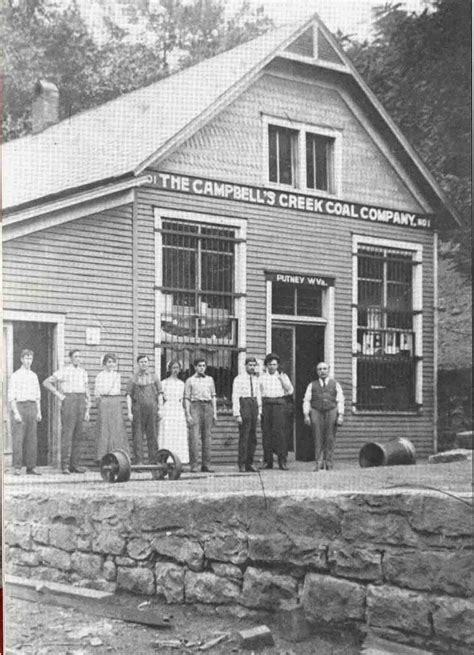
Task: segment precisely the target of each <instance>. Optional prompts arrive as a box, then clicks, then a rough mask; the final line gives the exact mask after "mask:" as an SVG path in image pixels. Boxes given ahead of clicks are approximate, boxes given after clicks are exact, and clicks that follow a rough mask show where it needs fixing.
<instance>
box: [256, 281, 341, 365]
mask: <svg viewBox="0 0 474 655" xmlns="http://www.w3.org/2000/svg"><path fill="white" fill-rule="evenodd" d="M334 308H335V287H334V286H333V285H331V286H328V287H326V288H325V289H324V293H323V305H322V316H321V317H318V316H293V315H288V316H286V315H284V314H272V280H268V279H267V280H266V343H265V346H266V352H267V353H269V352H271V350H272V327H273V325H281V326H284V325H285V324H287V325H296V324H300V325H301V324H306V325H308V324H309V325H320V326H323V327H324V328H325V330H324V359H325V360H326V363H327V364H328V365H329V367H330V370H331V376H332V377H335V375H336V372H335V366H334Z"/></svg>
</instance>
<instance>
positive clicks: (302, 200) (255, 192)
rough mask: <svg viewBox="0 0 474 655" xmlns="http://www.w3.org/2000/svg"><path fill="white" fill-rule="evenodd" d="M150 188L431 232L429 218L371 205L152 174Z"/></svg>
mask: <svg viewBox="0 0 474 655" xmlns="http://www.w3.org/2000/svg"><path fill="white" fill-rule="evenodd" d="M149 179H150V184H151V185H152V186H153V187H156V188H158V189H162V190H164V191H178V192H181V193H190V194H192V195H195V196H205V197H209V198H220V199H223V200H236V201H238V202H247V203H250V204H253V205H264V206H266V207H281V208H283V209H294V210H297V211H304V212H309V213H312V214H328V215H329V216H344V217H347V218H356V219H359V220H362V221H369V222H373V223H385V224H386V225H401V226H404V227H415V228H432V227H434V225H433V218H434V217H433V216H426V215H421V214H416V213H414V212H406V211H398V210H395V209H387V208H383V207H374V206H372V205H361V204H358V203H355V202H346V201H345V200H336V199H334V198H330V199H329V198H320V197H318V196H313V195H311V196H309V195H305V194H302V193H294V192H290V191H279V190H274V189H265V188H264V187H254V186H248V185H245V184H233V183H231V182H222V181H219V180H207V179H204V178H201V177H192V176H190V175H177V174H175V173H162V172H153V173H151V174H150V175H149Z"/></svg>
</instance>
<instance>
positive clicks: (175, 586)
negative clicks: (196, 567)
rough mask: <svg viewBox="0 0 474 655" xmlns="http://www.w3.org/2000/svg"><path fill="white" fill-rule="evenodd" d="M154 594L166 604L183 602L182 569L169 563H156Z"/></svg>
mask: <svg viewBox="0 0 474 655" xmlns="http://www.w3.org/2000/svg"><path fill="white" fill-rule="evenodd" d="M155 578H156V594H157V595H158V596H164V598H165V600H166V602H167V603H183V602H184V568H183V567H182V566H179V565H178V564H172V563H171V562H158V563H157V565H156V566H155Z"/></svg>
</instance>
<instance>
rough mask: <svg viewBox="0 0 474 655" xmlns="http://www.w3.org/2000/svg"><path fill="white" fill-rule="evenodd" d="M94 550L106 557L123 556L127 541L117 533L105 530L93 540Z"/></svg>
mask: <svg viewBox="0 0 474 655" xmlns="http://www.w3.org/2000/svg"><path fill="white" fill-rule="evenodd" d="M92 550H93V552H95V553H104V554H106V555H121V554H122V553H123V552H124V550H125V539H124V538H123V537H122V536H121V535H119V534H118V533H117V532H114V531H112V530H104V531H101V532H99V534H98V535H96V536H95V537H94V538H93V539H92Z"/></svg>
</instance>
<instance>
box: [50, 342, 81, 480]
mask: <svg viewBox="0 0 474 655" xmlns="http://www.w3.org/2000/svg"><path fill="white" fill-rule="evenodd" d="M69 360H70V363H69V364H68V365H66V366H64V367H63V368H60V369H59V370H58V371H56V372H55V373H53V374H52V375H50V376H49V378H46V380H45V381H44V382H43V386H44V387H45V388H46V389H48V391H51V393H52V394H54V395H55V396H57V397H58V398H59V400H60V401H61V425H62V433H61V470H62V472H63V473H64V474H65V475H69V474H70V473H85V469H84V468H82V467H80V466H79V456H80V453H81V442H82V438H83V434H84V421H88V420H89V410H90V405H91V398H90V391H89V381H88V378H87V372H86V371H85V369H83V368H82V366H81V351H80V350H77V349H76V350H71V351H70V352H69Z"/></svg>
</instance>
